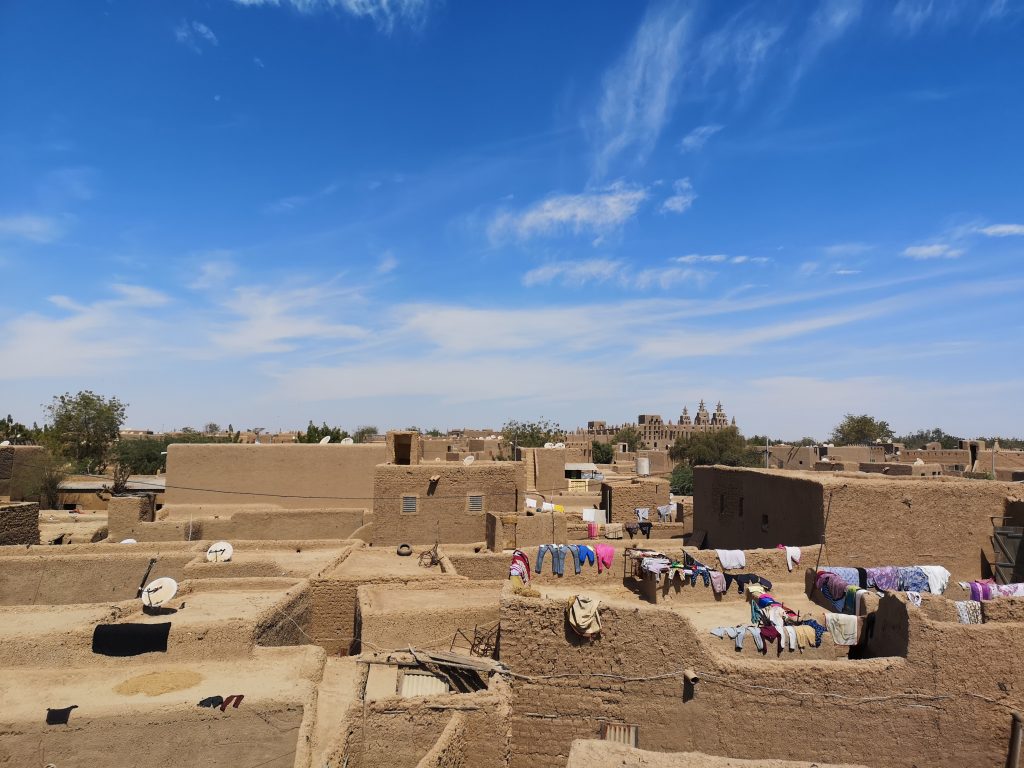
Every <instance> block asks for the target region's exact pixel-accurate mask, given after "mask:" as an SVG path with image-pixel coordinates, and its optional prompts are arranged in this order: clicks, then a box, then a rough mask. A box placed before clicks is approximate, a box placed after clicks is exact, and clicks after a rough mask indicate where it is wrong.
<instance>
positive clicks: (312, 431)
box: [297, 421, 349, 443]
mask: <svg viewBox="0 0 1024 768" xmlns="http://www.w3.org/2000/svg"><path fill="white" fill-rule="evenodd" d="M348 436H349V434H348V432H346V431H345V430H344V429H342V428H341V427H328V426H327V422H326V421H325V422H324V423H323V424H322V425H320V426H319V427H318V426H315V425H314V424H313V422H312V421H310V422H309V426H307V427H306V431H305V432H299V434H298V435H297V437H298V440H299V442H300V443H319V442H320V441H321V440H323V439H324V438H325V437H330V438H331V442H332V443H340V442H341V441H342V440H344V439H345V438H346V437H348Z"/></svg>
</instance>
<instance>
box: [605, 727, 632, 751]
mask: <svg viewBox="0 0 1024 768" xmlns="http://www.w3.org/2000/svg"><path fill="white" fill-rule="evenodd" d="M601 738H602V739H604V740H605V741H615V742H618V743H619V744H628V745H629V746H631V747H638V746H640V726H638V725H629V724H628V723H601Z"/></svg>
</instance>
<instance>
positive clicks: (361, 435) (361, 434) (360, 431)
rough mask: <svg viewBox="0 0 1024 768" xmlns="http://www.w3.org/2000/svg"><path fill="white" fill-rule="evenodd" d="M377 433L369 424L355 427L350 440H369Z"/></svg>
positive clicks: (355, 441) (364, 441)
mask: <svg viewBox="0 0 1024 768" xmlns="http://www.w3.org/2000/svg"><path fill="white" fill-rule="evenodd" d="M376 434H377V428H376V427H371V426H364V427H357V428H356V431H355V432H353V433H352V442H354V443H366V442H369V440H370V438H371V437H373V436H375V435H376Z"/></svg>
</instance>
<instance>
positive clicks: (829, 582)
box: [814, 571, 850, 611]
mask: <svg viewBox="0 0 1024 768" xmlns="http://www.w3.org/2000/svg"><path fill="white" fill-rule="evenodd" d="M814 586H815V587H817V589H818V591H819V592H821V594H822V595H824V596H825V599H826V600H828V601H829V602H830V603H832V606H833V607H834V608H835V609H836V610H837V611H842V610H843V604H844V602H845V601H846V588H847V587H849V586H850V585H849V583H848V582H846V581H844V580H843V578H842V577H841V576H840V575H839V574H836V573H832V572H831V571H819V572H818V575H817V576H816V577H815V579H814Z"/></svg>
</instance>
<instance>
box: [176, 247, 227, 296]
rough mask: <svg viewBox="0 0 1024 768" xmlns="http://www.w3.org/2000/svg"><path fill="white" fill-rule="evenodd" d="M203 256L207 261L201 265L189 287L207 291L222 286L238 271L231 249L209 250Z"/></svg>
mask: <svg viewBox="0 0 1024 768" xmlns="http://www.w3.org/2000/svg"><path fill="white" fill-rule="evenodd" d="M202 257H203V258H204V259H206V261H203V262H202V263H201V264H200V265H199V269H198V272H197V274H196V275H195V277H194V278H193V279H192V281H191V282H189V284H188V287H189V288H191V289H193V290H196V291H207V290H210V289H211V288H220V287H221V286H223V285H224V284H225V283H226V282H227V281H228V280H229V279H230V278H231V277H233V276H234V274H235V272H236V271H237V267H236V266H235V264H234V262H233V261H231V257H232V253H231V251H227V250H218V251H208V252H207V253H204V254H203V255H202Z"/></svg>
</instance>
